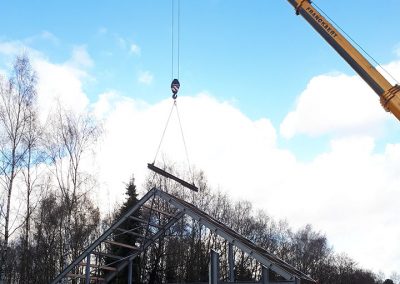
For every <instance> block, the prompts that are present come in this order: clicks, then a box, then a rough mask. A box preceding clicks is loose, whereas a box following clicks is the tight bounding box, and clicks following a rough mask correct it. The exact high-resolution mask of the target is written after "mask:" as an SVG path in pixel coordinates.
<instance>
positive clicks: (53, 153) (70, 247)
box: [0, 56, 400, 284]
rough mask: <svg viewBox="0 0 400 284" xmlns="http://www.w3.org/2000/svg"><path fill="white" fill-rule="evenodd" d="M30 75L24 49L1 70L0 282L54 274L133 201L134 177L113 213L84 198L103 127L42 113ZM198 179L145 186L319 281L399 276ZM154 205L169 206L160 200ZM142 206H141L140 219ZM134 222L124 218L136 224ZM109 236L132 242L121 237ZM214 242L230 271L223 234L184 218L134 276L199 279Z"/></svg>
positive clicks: (252, 274)
mask: <svg viewBox="0 0 400 284" xmlns="http://www.w3.org/2000/svg"><path fill="white" fill-rule="evenodd" d="M37 81H38V78H37V75H36V73H35V71H34V70H33V68H32V66H31V64H30V61H29V58H28V57H27V56H19V57H17V58H16V59H15V62H14V65H13V68H12V72H11V74H10V76H8V77H5V76H2V77H0V283H7V284H8V283H21V284H25V283H38V284H42V283H49V282H51V280H52V279H53V278H54V277H55V276H57V275H58V274H59V273H60V272H61V271H62V270H63V269H64V268H65V267H66V266H67V265H68V264H69V263H70V262H71V261H72V260H73V259H75V258H76V257H77V256H78V255H79V254H80V253H81V252H82V251H83V250H84V249H85V247H86V246H88V245H89V244H90V243H91V242H92V241H93V240H95V239H96V238H97V237H98V236H99V235H100V234H101V233H102V232H103V231H104V230H105V229H106V228H107V226H109V224H110V223H111V221H112V220H114V219H115V218H118V217H119V216H121V215H122V214H124V212H126V210H128V208H130V207H131V206H133V205H134V204H135V203H136V202H137V196H138V193H137V189H136V185H135V183H134V179H133V178H132V179H131V180H129V181H128V183H127V186H126V193H127V195H126V200H125V202H124V203H123V204H122V205H121V207H119V208H115V212H114V214H113V215H112V216H101V214H100V210H99V204H96V202H94V199H93V198H92V196H91V192H92V190H93V188H94V187H95V186H96V178H95V176H94V174H93V173H90V172H87V171H85V170H84V169H83V167H82V163H83V161H84V159H86V158H87V157H88V156H90V155H91V154H92V149H93V146H94V145H95V143H97V141H98V140H99V138H100V137H101V135H102V129H101V125H100V124H99V123H98V122H97V121H96V120H95V119H94V118H93V117H92V116H91V115H90V114H89V113H75V112H73V111H70V110H66V109H63V107H62V106H61V105H59V106H58V107H57V108H55V109H54V110H53V111H52V112H51V113H50V114H49V115H48V117H47V118H46V119H42V118H40V117H39V109H38V105H37V96H38V94H37ZM169 170H170V171H171V172H173V171H174V169H173V168H171V169H169ZM195 179H196V184H197V185H199V188H200V192H199V193H191V192H187V191H184V190H182V188H180V187H178V186H177V185H176V184H174V183H172V182H171V181H169V180H166V179H164V178H162V177H157V178H154V177H152V178H150V177H149V178H148V180H147V183H146V184H145V185H144V188H143V192H145V191H147V190H149V189H150V188H152V187H153V186H158V187H162V188H163V189H164V190H167V191H169V192H170V193H172V194H174V195H176V196H178V197H180V198H182V199H185V200H187V201H189V202H191V203H192V204H194V205H195V206H197V207H198V208H200V209H201V210H203V211H205V212H206V213H208V214H209V215H211V216H213V217H215V218H216V219H218V220H219V221H221V222H222V223H224V224H226V225H227V226H229V227H231V228H232V229H233V230H235V231H237V232H238V233H239V234H241V235H243V236H244V237H246V238H248V239H249V240H251V241H253V242H254V243H256V244H257V245H260V246H262V247H263V248H265V249H267V250H268V251H270V252H271V253H274V254H275V255H276V256H278V257H279V258H281V259H283V260H284V261H286V262H288V263H290V264H291V265H293V266H295V267H296V268H297V269H299V270H301V271H302V272H304V273H306V274H308V275H310V276H311V277H312V278H314V279H318V280H319V281H320V283H332V284H334V283H365V284H368V283H385V284H390V283H396V284H398V283H400V277H399V276H398V275H397V274H393V277H391V278H392V280H393V281H392V280H390V279H386V280H385V279H383V277H382V276H381V275H379V274H375V273H373V272H371V271H367V270H364V269H362V268H360V267H359V265H358V264H357V263H356V261H354V260H353V259H351V258H350V257H348V256H346V255H344V254H337V253H335V252H334V250H333V248H332V247H331V246H330V245H329V243H328V240H327V238H326V236H325V235H324V234H322V233H321V232H319V231H317V230H315V229H314V228H313V227H312V226H311V225H306V226H304V227H303V228H301V229H299V230H293V229H292V228H291V227H290V226H289V224H288V222H286V221H282V220H279V221H277V220H274V219H273V218H271V217H270V216H268V215H267V214H266V213H265V212H264V211H260V210H254V209H253V207H252V205H251V203H249V202H247V201H238V202H233V201H231V200H230V199H229V197H228V196H227V195H226V194H223V193H221V192H218V191H214V190H212V187H211V186H210V185H209V184H208V182H207V178H206V177H205V175H204V173H202V172H197V173H196V174H195ZM156 206H157V207H158V208H159V209H160V210H167V211H168V210H169V209H168V204H165V203H163V202H158V203H157V204H156ZM145 214H146V212H145V211H142V210H141V211H139V212H137V217H140V216H141V215H143V216H144V215H145ZM158 218H163V217H162V216H159V217H158ZM131 222H132V223H131V224H127V225H129V226H135V225H137V224H135V223H134V222H135V221H131ZM114 239H115V240H116V241H119V242H130V243H135V242H136V241H137V239H135V238H134V237H132V236H130V237H128V236H126V235H118V236H117V235H116V236H114ZM211 248H213V249H216V250H218V251H220V252H221V277H222V278H224V279H227V277H228V264H227V257H226V256H227V243H226V241H225V240H223V239H221V238H220V237H218V236H217V235H216V234H215V233H213V232H210V231H209V230H207V229H205V228H204V227H203V226H201V225H200V224H199V223H197V222H195V221H194V220H191V219H190V218H188V217H184V218H182V220H180V221H179V222H177V223H176V224H175V225H174V226H173V227H172V228H171V229H170V230H169V231H168V232H167V233H166V234H165V236H164V237H163V238H160V239H159V240H158V241H157V242H155V243H154V244H153V245H152V246H150V247H149V248H148V249H147V250H146V251H145V252H144V253H143V254H142V255H140V257H138V258H137V259H136V260H135V268H134V269H135V273H134V275H135V281H136V282H135V283H139V282H140V283H162V282H171V283H177V282H196V281H197V282H198V281H204V282H206V281H207V279H208V264H209V252H210V249H211ZM110 254H114V255H121V256H125V255H127V254H129V251H128V250H126V249H121V248H120V249H116V248H110ZM234 258H235V277H236V279H237V280H243V281H247V280H254V279H258V278H259V277H260V273H261V272H260V271H261V270H260V269H261V267H260V264H259V263H257V262H256V261H255V260H254V259H252V258H251V257H250V256H249V255H246V254H245V253H243V252H241V251H240V250H237V249H235V251H234ZM105 261H106V262H107V261H108V262H110V261H111V260H107V259H106V260H105ZM390 281H392V282H390ZM76 282H77V283H79V282H78V280H76ZM115 282H116V283H126V282H127V281H126V276H124V274H123V273H122V274H121V275H119V276H118V277H117V278H116V280H115ZM82 283H83V282H82Z"/></svg>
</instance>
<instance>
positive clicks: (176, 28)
mask: <svg viewBox="0 0 400 284" xmlns="http://www.w3.org/2000/svg"><path fill="white" fill-rule="evenodd" d="M171 1H172V3H171V4H172V5H171V6H172V11H171V14H172V15H171V17H172V21H171V31H172V32H171V80H172V82H171V92H172V99H173V104H172V107H171V110H170V112H169V115H168V118H167V122H166V124H165V127H164V130H163V133H162V135H161V139H160V143H159V145H158V148H157V151H156V154H155V156H154V160H153V163H151V164H148V168H149V169H151V170H153V171H154V172H155V173H158V174H161V175H164V176H165V177H168V178H172V179H174V180H175V181H177V182H179V183H181V184H182V185H184V186H185V187H188V188H189V189H192V190H194V191H197V190H198V189H197V187H196V186H194V184H189V183H187V182H186V181H184V180H181V179H179V178H177V177H175V176H173V175H171V174H170V173H168V172H166V171H164V170H162V169H160V168H157V167H156V166H155V165H154V164H155V162H156V160H157V157H158V154H159V152H160V149H161V145H162V142H163V140H164V137H165V134H166V131H167V128H168V125H169V122H170V120H171V116H172V113H173V111H174V109H175V110H176V115H177V118H178V123H179V129H180V132H181V138H182V141H183V146H184V149H185V155H186V161H187V163H188V169H189V175H190V177H191V178H192V182H194V174H193V171H192V168H191V165H190V160H189V154H188V153H189V152H188V149H187V144H186V140H185V135H184V132H183V127H182V121H181V117H180V114H179V110H178V103H177V98H178V92H179V88H180V82H179V71H180V70H179V69H180V67H179V65H180V59H179V57H180V39H179V33H180V0H171ZM175 1H177V5H176V4H175ZM175 22H177V24H176V23H175ZM175 55H176V58H175ZM153 180H154V176H153Z"/></svg>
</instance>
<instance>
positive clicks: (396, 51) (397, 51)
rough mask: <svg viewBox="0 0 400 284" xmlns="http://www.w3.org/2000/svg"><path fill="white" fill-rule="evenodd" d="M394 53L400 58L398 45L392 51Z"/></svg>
mask: <svg viewBox="0 0 400 284" xmlns="http://www.w3.org/2000/svg"><path fill="white" fill-rule="evenodd" d="M394 53H395V54H396V55H397V56H399V57H400V44H398V45H397V46H396V47H395V49H394Z"/></svg>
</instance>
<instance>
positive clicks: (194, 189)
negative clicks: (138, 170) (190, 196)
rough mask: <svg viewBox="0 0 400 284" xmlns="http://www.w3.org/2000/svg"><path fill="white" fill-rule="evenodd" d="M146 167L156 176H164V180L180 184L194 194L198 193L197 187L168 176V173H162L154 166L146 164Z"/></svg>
mask: <svg viewBox="0 0 400 284" xmlns="http://www.w3.org/2000/svg"><path fill="white" fill-rule="evenodd" d="M147 167H148V168H149V169H150V170H152V171H153V172H155V173H157V174H159V175H162V176H164V177H166V178H169V179H172V180H174V181H176V182H178V183H180V184H181V185H183V186H184V187H187V188H189V189H191V190H193V191H196V192H197V191H199V189H198V188H197V186H195V185H194V184H190V183H188V182H187V181H184V180H183V179H180V178H178V177H176V176H174V175H173V174H170V173H168V172H166V171H164V170H162V169H160V168H158V167H156V166H155V165H154V164H147Z"/></svg>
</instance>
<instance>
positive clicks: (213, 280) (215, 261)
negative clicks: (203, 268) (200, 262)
mask: <svg viewBox="0 0 400 284" xmlns="http://www.w3.org/2000/svg"><path fill="white" fill-rule="evenodd" d="M210 257H211V260H210V270H209V279H208V283H209V284H218V280H219V254H218V253H217V252H216V251H214V250H211V255H210Z"/></svg>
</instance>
